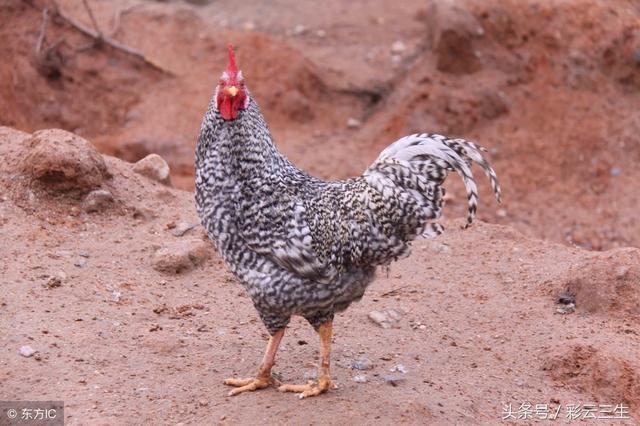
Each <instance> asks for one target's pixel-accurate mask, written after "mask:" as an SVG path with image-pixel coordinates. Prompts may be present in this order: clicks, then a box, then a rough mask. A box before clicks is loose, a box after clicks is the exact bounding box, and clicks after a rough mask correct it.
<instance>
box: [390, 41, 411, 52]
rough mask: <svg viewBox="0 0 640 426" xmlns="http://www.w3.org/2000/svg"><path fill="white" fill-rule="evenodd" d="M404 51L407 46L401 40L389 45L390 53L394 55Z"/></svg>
mask: <svg viewBox="0 0 640 426" xmlns="http://www.w3.org/2000/svg"><path fill="white" fill-rule="evenodd" d="M405 50H407V46H406V45H405V44H404V42H403V41H401V40H398V41H396V42H395V43H393V44H392V45H391V53H394V54H396V55H398V54H400V53H402V52H404V51H405Z"/></svg>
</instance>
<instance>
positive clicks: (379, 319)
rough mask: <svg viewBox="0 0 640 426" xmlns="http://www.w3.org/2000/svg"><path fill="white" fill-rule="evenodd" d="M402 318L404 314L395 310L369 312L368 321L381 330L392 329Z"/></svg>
mask: <svg viewBox="0 0 640 426" xmlns="http://www.w3.org/2000/svg"><path fill="white" fill-rule="evenodd" d="M403 316H404V312H402V311H400V310H397V309H387V310H384V311H371V312H369V319H370V320H371V321H373V322H374V323H376V324H378V325H379V326H380V327H382V328H391V327H393V326H394V325H395V324H396V323H397V322H398V321H400V319H401V318H402V317H403Z"/></svg>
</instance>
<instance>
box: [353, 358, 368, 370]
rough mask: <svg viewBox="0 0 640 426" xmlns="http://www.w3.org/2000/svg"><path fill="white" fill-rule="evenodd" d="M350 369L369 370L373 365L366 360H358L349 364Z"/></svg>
mask: <svg viewBox="0 0 640 426" xmlns="http://www.w3.org/2000/svg"><path fill="white" fill-rule="evenodd" d="M351 368H353V369H354V370H371V369H372V368H373V363H372V362H371V360H370V359H368V358H360V359H356V360H354V361H353V362H351Z"/></svg>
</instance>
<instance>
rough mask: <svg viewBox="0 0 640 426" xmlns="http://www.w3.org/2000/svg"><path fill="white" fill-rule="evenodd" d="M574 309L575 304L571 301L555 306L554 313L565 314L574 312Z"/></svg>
mask: <svg viewBox="0 0 640 426" xmlns="http://www.w3.org/2000/svg"><path fill="white" fill-rule="evenodd" d="M575 310H576V305H575V304H573V303H569V304H568V305H562V306H560V307H558V308H556V313H558V314H561V315H566V314H571V313H573V312H575Z"/></svg>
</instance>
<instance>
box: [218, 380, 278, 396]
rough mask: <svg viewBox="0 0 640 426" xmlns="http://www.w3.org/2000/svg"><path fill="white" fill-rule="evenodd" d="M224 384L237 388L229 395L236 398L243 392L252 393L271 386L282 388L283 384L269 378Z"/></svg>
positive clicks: (231, 381) (228, 381)
mask: <svg viewBox="0 0 640 426" xmlns="http://www.w3.org/2000/svg"><path fill="white" fill-rule="evenodd" d="M224 384H225V385H229V386H235V387H236V388H235V389H232V390H231V391H230V392H229V394H228V395H229V396H234V395H238V394H241V393H243V392H252V391H255V390H258V389H264V388H266V387H267V386H270V385H273V386H280V385H281V384H282V383H280V382H279V381H278V379H276V378H275V377H272V376H269V377H256V378H250V379H226V380H225V381H224Z"/></svg>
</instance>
